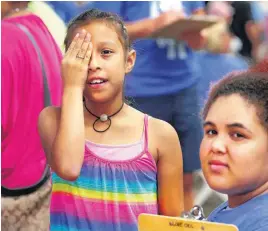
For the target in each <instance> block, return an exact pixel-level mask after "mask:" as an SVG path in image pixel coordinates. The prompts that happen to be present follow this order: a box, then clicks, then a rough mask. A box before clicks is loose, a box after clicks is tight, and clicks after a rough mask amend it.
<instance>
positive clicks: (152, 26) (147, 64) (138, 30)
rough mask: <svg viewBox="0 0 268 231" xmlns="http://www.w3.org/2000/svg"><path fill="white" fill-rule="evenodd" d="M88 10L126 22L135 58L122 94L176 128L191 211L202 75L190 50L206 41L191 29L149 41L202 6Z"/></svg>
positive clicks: (99, 4) (107, 5)
mask: <svg viewBox="0 0 268 231" xmlns="http://www.w3.org/2000/svg"><path fill="white" fill-rule="evenodd" d="M89 7H92V8H98V9H101V10H103V11H110V12H113V13H116V14H118V15H119V16H121V17H122V18H123V20H124V21H125V22H126V27H127V30H128V33H129V35H130V38H131V40H132V41H134V48H135V50H136V51H137V59H136V64H135V67H134V70H133V71H132V73H131V74H130V75H129V76H128V77H127V78H126V83H125V94H126V96H128V97H131V98H132V99H133V101H134V106H136V107H137V108H138V109H139V110H141V111H143V112H145V113H147V114H149V115H151V116H153V117H156V118H159V119H162V120H165V121H167V122H169V123H170V124H171V125H172V126H173V127H174V128H175V129H176V131H177V133H178V135H179V137H180V142H181V145H182V151H183V166H184V198H185V199H184V207H185V210H189V209H191V208H192V206H193V172H194V171H195V170H198V169H200V161H199V158H198V153H199V144H200V141H201V137H202V127H201V124H200V120H199V95H198V87H197V86H198V82H199V78H200V76H199V74H198V65H197V63H196V55H195V54H194V53H193V51H192V49H191V48H190V47H189V46H191V47H192V48H200V47H202V46H203V45H204V42H205V38H204V37H203V35H202V34H201V33H200V32H194V31H191V32H190V31H189V32H187V34H184V35H182V37H181V38H182V39H183V41H182V40H181V41H176V40H173V39H168V38H167V39H150V38H148V37H150V35H151V34H152V33H153V32H155V31H156V30H157V29H159V28H161V27H163V26H165V25H168V24H170V23H172V22H173V21H174V20H177V19H178V18H182V17H187V16H190V15H192V14H203V12H204V11H203V7H204V2H200V1H195V2H190V1H189V2H188V1H183V2H181V1H177V0H175V1H118V2H115V1H109V2H108V1H107V2H104V1H93V2H91V5H89ZM163 142H166V141H163Z"/></svg>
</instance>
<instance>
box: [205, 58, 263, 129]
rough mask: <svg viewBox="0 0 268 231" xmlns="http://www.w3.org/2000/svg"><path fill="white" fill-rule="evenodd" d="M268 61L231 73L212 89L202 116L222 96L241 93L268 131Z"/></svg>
mask: <svg viewBox="0 0 268 231" xmlns="http://www.w3.org/2000/svg"><path fill="white" fill-rule="evenodd" d="M267 64H268V62H267V61H265V62H262V63H261V64H258V65H256V66H254V67H252V68H251V69H249V70H248V71H247V72H240V73H237V72H236V73H231V74H229V75H227V76H226V77H224V78H223V79H221V80H220V81H218V82H217V83H216V84H214V85H213V86H212V88H211V89H210V93H209V96H208V99H207V102H206V104H205V106H204V109H203V111H202V117H203V119H205V118H206V117H207V114H208V111H209V109H210V108H211V105H212V104H213V103H214V102H215V101H216V100H217V99H218V98H219V97H221V96H229V95H232V94H239V95H240V96H241V97H242V98H244V99H245V100H246V101H247V102H249V103H250V104H252V105H254V106H255V108H256V110H257V116H258V118H259V120H260V123H261V124H262V125H263V126H264V127H265V128H266V129H267V131H268V73H267V72H268V65H267Z"/></svg>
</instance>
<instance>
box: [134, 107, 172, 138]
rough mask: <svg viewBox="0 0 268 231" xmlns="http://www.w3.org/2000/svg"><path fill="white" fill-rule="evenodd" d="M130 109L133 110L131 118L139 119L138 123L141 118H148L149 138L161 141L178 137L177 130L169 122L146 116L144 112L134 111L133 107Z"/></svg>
mask: <svg viewBox="0 0 268 231" xmlns="http://www.w3.org/2000/svg"><path fill="white" fill-rule="evenodd" d="M130 108H131V114H132V116H131V117H133V118H137V119H136V121H139V120H140V118H142V119H144V118H146V116H147V118H148V120H147V123H148V136H149V138H151V137H153V138H155V139H160V140H161V139H166V138H170V137H177V132H176V130H175V129H174V128H173V127H172V126H171V125H170V124H169V123H168V122H166V121H164V120H160V119H157V118H155V117H152V116H150V115H147V114H144V113H143V112H141V111H138V110H136V109H134V108H133V107H130ZM145 122H146V121H145ZM162 141H163V140H162Z"/></svg>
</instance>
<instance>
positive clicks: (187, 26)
mask: <svg viewBox="0 0 268 231" xmlns="http://www.w3.org/2000/svg"><path fill="white" fill-rule="evenodd" d="M219 22H220V19H219V18H218V17H215V16H207V15H206V16H204V15H195V16H192V17H189V18H185V19H178V20H177V21H175V22H173V23H171V24H170V25H168V26H166V27H163V28H161V29H159V30H158V31H156V32H154V33H153V34H152V35H151V37H152V38H170V39H176V40H178V38H179V37H180V35H181V34H182V33H184V32H187V31H202V30H203V29H206V28H209V27H211V26H213V25H215V24H217V23H219Z"/></svg>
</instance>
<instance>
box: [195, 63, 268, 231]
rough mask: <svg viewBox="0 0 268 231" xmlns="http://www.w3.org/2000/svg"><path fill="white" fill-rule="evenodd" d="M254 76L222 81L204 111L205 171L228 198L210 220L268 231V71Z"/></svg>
mask: <svg viewBox="0 0 268 231" xmlns="http://www.w3.org/2000/svg"><path fill="white" fill-rule="evenodd" d="M266 65H267V63H266ZM258 69H259V68H258ZM256 71H257V69H252V70H251V71H250V72H246V73H241V74H231V75H229V76H228V77H226V78H224V79H222V80H221V81H219V82H218V83H217V84H216V85H215V86H214V87H213V88H212V90H211V91H210V95H209V98H208V101H207V103H206V105H205V108H204V111H203V118H204V133H205V135H204V138H203V141H202V144H201V148H200V157H201V163H202V169H203V172H204V175H205V177H206V180H207V182H208V184H209V186H210V187H211V188H212V189H214V190H216V191H218V192H220V193H225V194H227V195H228V202H226V203H223V204H222V205H220V206H219V207H218V208H217V209H215V210H214V211H213V212H212V213H211V214H210V216H209V217H208V220H209V221H215V222H220V223H230V224H234V225H236V226H237V227H238V228H239V231H267V230H268V75H267V67H266V73H260V72H262V71H261V70H260V69H259V71H258V72H256Z"/></svg>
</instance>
